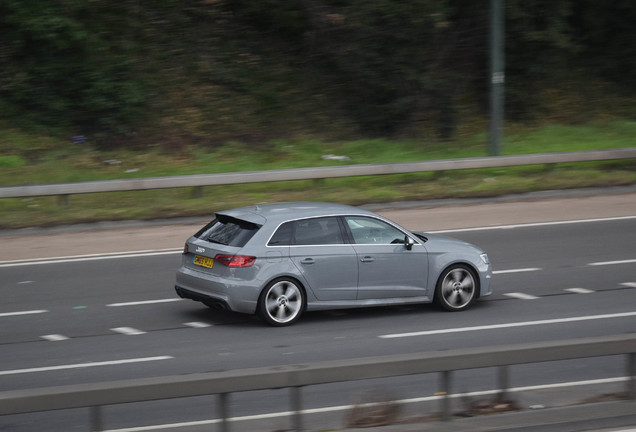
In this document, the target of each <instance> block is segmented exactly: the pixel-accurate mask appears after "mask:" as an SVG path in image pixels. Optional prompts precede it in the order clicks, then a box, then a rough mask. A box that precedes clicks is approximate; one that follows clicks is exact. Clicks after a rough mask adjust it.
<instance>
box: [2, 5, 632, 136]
mask: <svg viewBox="0 0 636 432" xmlns="http://www.w3.org/2000/svg"><path fill="white" fill-rule="evenodd" d="M505 4H506V23H505V29H506V30H505V31H506V33H505V34H506V42H505V43H506V77H507V82H506V108H507V115H508V116H509V117H513V118H518V119H527V118H536V117H537V116H539V115H540V114H538V113H541V108H542V106H543V105H544V104H545V103H546V99H547V98H549V97H551V95H552V93H550V91H549V90H551V89H556V91H563V89H567V88H568V86H576V85H578V83H580V82H581V80H583V81H584V82H587V81H588V80H589V81H593V82H601V83H604V85H606V87H604V90H608V89H610V90H611V91H615V92H617V93H619V92H622V93H624V94H625V93H627V94H633V93H634V90H636V88H635V87H636V81H635V80H633V79H632V78H631V71H632V70H634V67H635V66H636V65H635V64H634V63H635V62H636V45H635V44H634V43H633V41H634V40H636V25H634V24H636V3H635V2H632V1H630V0H608V1H603V2H598V1H594V0H560V1H557V2H555V1H550V0H507V1H506V2H505ZM488 37H489V1H488V0H478V1H473V0H454V1H451V0H408V1H400V2H396V1H394V0H367V1H355V0H260V1H250V0H183V1H175V0H157V1H152V2H139V1H130V0H91V1H82V0H56V1H50V0H3V2H2V3H0V64H2V68H0V111H1V112H2V113H3V116H5V117H10V118H12V119H13V120H14V121H16V122H17V121H20V122H23V123H24V122H28V123H29V124H36V125H37V124H46V125H55V126H56V127H61V128H63V129H64V130H66V131H68V130H72V131H73V132H74V133H78V134H86V135H88V134H92V135H95V136H109V137H114V136H128V137H131V136H133V134H134V132H135V131H140V130H146V131H148V130H153V131H157V132H156V135H162V136H168V135H173V136H186V137H188V138H193V139H202V140H203V139H205V140H215V139H216V140H223V139H228V138H239V139H245V140H250V139H253V140H256V141H258V140H259V139H261V138H262V137H268V136H275V135H281V134H289V133H295V132H297V131H295V130H294V128H297V129H298V130H301V131H312V130H323V131H324V130H325V127H326V126H333V127H334V130H335V129H338V128H339V129H341V130H348V131H355V132H356V133H358V134H361V135H368V136H390V135H396V134H401V135H408V134H411V133H414V131H417V130H418V129H420V128H423V127H425V128H429V129H431V130H433V131H435V132H436V133H437V134H438V136H440V137H442V138H447V137H451V136H453V134H454V133H455V131H456V128H457V126H458V124H459V123H460V122H461V121H463V119H464V118H466V117H469V116H481V117H486V116H487V114H488V82H489V79H488V76H489V72H488ZM574 90H575V91H578V90H577V89H574ZM610 90H608V91H610ZM584 110H585V106H578V107H576V109H575V111H577V112H578V113H579V114H580V112H581V111H584ZM336 125H337V126H336ZM111 142H115V141H111Z"/></svg>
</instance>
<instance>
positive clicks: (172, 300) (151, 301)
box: [106, 298, 183, 307]
mask: <svg viewBox="0 0 636 432" xmlns="http://www.w3.org/2000/svg"><path fill="white" fill-rule="evenodd" d="M182 300H183V299H180V298H169V299H158V300H142V301H134V302H127V303H111V304H107V305H106V306H107V307H122V306H140V305H148V304H157V303H170V302H178V301H182Z"/></svg>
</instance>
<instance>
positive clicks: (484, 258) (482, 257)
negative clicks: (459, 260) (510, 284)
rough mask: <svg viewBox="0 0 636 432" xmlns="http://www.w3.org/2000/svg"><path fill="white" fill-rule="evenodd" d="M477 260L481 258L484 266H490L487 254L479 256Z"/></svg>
mask: <svg viewBox="0 0 636 432" xmlns="http://www.w3.org/2000/svg"><path fill="white" fill-rule="evenodd" d="M479 258H481V260H482V261H483V262H484V264H487V265H490V260H489V259H488V254H485V253H483V254H481V255H479Z"/></svg>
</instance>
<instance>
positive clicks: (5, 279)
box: [0, 194, 636, 431]
mask: <svg viewBox="0 0 636 432" xmlns="http://www.w3.org/2000/svg"><path fill="white" fill-rule="evenodd" d="M537 208H539V209H540V211H539V210H537ZM382 213H383V214H385V215H387V216H389V217H391V218H393V219H394V220H396V221H398V222H400V223H402V224H403V225H405V226H406V227H408V228H411V229H413V230H423V229H427V227H434V230H436V231H438V232H444V233H446V234H447V235H450V236H453V237H457V238H460V239H463V240H467V241H470V242H472V243H475V244H478V245H479V246H481V247H483V248H484V249H485V250H486V251H487V252H488V253H489V256H490V259H491V261H492V262H493V264H494V268H495V276H494V281H493V284H494V290H495V294H494V295H493V296H491V297H488V298H485V299H483V300H482V301H480V302H478V303H477V304H476V305H475V306H474V307H473V308H472V309H470V310H468V311H465V312H462V313H447V312H442V311H439V310H437V309H435V308H434V307H432V306H430V305H417V306H409V307H393V308H374V309H365V310H346V311H334V312H313V313H307V314H306V315H304V316H303V317H302V318H301V320H300V322H299V323H298V324H297V325H295V326H292V327H288V328H276V329H275V328H270V327H266V326H264V325H263V324H262V323H261V322H260V320H258V319H257V318H256V317H252V316H245V315H238V314H232V313H222V312H218V311H212V310H209V309H207V308H205V307H203V306H202V305H200V304H198V303H195V302H191V301H187V300H179V299H177V298H176V297H175V295H174V294H173V282H174V271H175V269H176V268H177V266H178V263H179V260H180V254H179V251H178V249H179V248H180V246H181V243H182V242H183V240H185V237H187V235H189V234H191V233H192V232H194V231H195V230H196V228H195V225H196V224H193V225H187V226H158V227H145V228H134V227H131V228H125V229H115V230H99V231H94V230H85V231H82V232H69V233H57V234H52V233H38V235H26V236H23V235H13V236H4V237H2V238H0V242H2V243H3V247H2V253H3V256H2V261H0V284H1V285H0V289H1V290H2V303H1V304H0V389H2V390H14V389H24V388H36V387H44V386H54V385H63V384H75V383H86V382H99V381H109V380H117V379H127V378H141V377H152V376H162V375H173V374H183V373H194V372H206V371H215V370H227V369H238V368H248V367H258V366H268V365H281V364H296V363H305V362H314V361H321V360H332V359H343V358H356V357H365V356H375V355H385V354H396V353H409V352H419V351H429V350H444V349H453V348H458V347H470V346H486V345H502V344H504V345H505V344H512V343H517V342H531V341H546V340H558V339H569V338H578V337H587V336H602V335H615V334H623V333H628V332H634V331H636V246H635V245H636V195H633V194H624V195H613V196H599V197H586V198H574V199H557V200H543V201H538V202H520V203H519V202H518V203H499V204H488V203H483V204H478V205H473V206H451V207H443V208H429V209H424V208H415V209H407V210H395V209H392V210H385V211H383V212H382ZM423 225H426V226H423ZM186 232H187V233H186ZM102 239H106V240H104V241H101V240H102ZM56 244H57V246H55V245H56ZM138 251H146V252H138ZM61 257H63V258H61ZM624 374H625V371H624V364H623V359H621V358H615V357H609V358H600V359H588V360H579V361H569V362H555V363H549V364H543V365H528V366H518V367H515V368H513V370H512V372H511V380H512V383H511V384H512V386H513V387H526V386H539V385H542V386H545V387H543V388H542V389H541V391H542V392H543V393H542V392H537V393H536V394H534V395H532V396H519V397H520V398H522V403H523V404H526V405H533V404H542V403H544V401H547V400H549V401H551V402H553V403H556V402H555V401H556V400H558V399H559V398H563V399H564V400H565V399H567V398H570V399H571V398H572V394H573V393H575V397H576V398H583V397H586V396H593V395H594V394H593V393H594V391H595V390H594V391H593V390H592V387H591V386H586V385H580V384H581V383H582V382H587V381H589V380H598V381H597V382H596V384H598V385H601V386H606V387H604V389H605V388H607V389H610V391H615V390H616V388H620V382H621V381H620V380H621V378H623V377H624ZM437 379H438V378H437V377H436V376H434V375H433V376H423V377H418V379H413V378H412V377H411V378H405V379H400V380H392V381H390V382H388V381H383V380H377V381H374V382H365V383H343V384H338V385H330V386H316V387H312V388H311V389H308V390H307V391H306V392H305V404H306V407H307V408H317V407H345V406H347V405H348V404H351V403H355V402H358V401H372V400H374V399H378V398H382V397H385V395H386V394H388V395H390V396H391V397H393V398H397V399H401V400H404V399H413V398H426V397H430V396H433V395H434V393H435V392H436V391H437V390H438V382H437ZM558 383H570V384H568V385H566V386H565V387H563V388H561V387H556V386H555V384H558ZM574 383H578V384H579V385H574ZM495 385H496V380H495V371H493V370H479V371H475V370H467V371H462V372H460V373H458V374H457V375H456V377H455V380H454V389H455V390H456V391H459V392H463V393H467V392H485V391H488V390H491V389H493V388H495V387H494V386H495ZM574 389H575V390H574ZM546 392H547V393H546ZM287 399H288V397H287V394H286V393H285V392H283V391H270V392H260V393H258V394H247V395H236V396H234V397H233V398H232V408H231V410H232V415H234V416H237V417H238V416H250V415H255V416H257V417H256V419H257V420H258V419H262V418H263V417H264V416H265V415H267V414H271V413H280V412H285V411H287V410H288V409H289V405H288V400H287ZM212 407H214V399H213V398H195V399H192V400H188V401H166V402H161V403H154V404H134V405H132V406H130V405H127V406H121V407H112V408H109V410H107V412H106V414H105V416H106V417H107V420H106V421H107V425H108V427H109V428H111V429H112V430H120V431H123V430H148V429H125V428H132V427H137V426H141V425H162V424H174V423H176V422H192V421H200V422H203V425H205V424H206V421H208V420H209V419H214V418H215V413H214V410H213V409H212ZM345 412H346V410H345V409H344V408H343V409H336V408H334V409H333V410H332V411H330V414H324V415H323V416H322V417H323V420H324V421H325V422H326V423H324V424H327V423H328V422H327V420H330V421H332V423H333V422H335V425H341V424H342V417H343V415H344V413H345ZM270 420H271V419H270ZM271 421H273V422H274V423H273V424H274V425H275V426H279V427H282V426H284V425H285V424H286V421H287V419H286V418H285V417H284V416H283V417H276V416H273V420H271ZM42 422H46V424H47V429H46V430H60V431H70V430H87V429H86V427H87V426H86V424H87V417H86V413H85V412H82V411H81V410H79V411H71V412H62V413H43V414H31V415H21V416H6V417H2V418H0V430H11V431H30V430H41V429H39V428H38V425H41V424H42ZM197 427H199V425H197V424H195V425H192V427H190V428H187V427H185V426H184V427H181V428H179V429H178V430H198V429H197ZM207 427H208V428H209V425H208V426H207ZM160 430H161V429H160ZM165 430H174V429H165ZM239 430H243V429H239ZM257 430H258V429H257ZM260 430H269V429H260Z"/></svg>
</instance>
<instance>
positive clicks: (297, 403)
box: [289, 387, 303, 432]
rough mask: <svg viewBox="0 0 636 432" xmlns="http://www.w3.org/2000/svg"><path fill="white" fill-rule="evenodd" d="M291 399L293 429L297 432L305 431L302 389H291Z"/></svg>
mask: <svg viewBox="0 0 636 432" xmlns="http://www.w3.org/2000/svg"><path fill="white" fill-rule="evenodd" d="M289 390H290V393H289V394H290V397H291V409H292V413H293V414H292V415H293V425H292V429H293V430H295V431H298V432H300V431H302V430H303V417H302V411H303V399H302V398H303V395H302V387H290V389H289Z"/></svg>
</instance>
